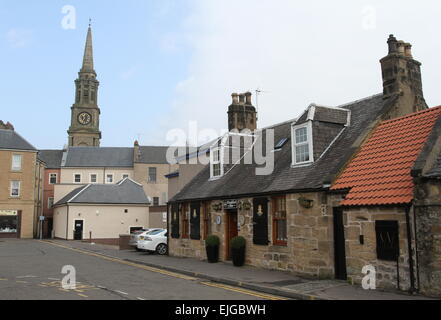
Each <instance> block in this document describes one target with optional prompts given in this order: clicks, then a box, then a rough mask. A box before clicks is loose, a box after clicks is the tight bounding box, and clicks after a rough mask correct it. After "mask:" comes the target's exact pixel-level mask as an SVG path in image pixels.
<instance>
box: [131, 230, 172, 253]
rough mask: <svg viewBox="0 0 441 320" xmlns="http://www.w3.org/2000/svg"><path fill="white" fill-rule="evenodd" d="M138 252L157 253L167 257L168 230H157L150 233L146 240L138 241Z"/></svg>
mask: <svg viewBox="0 0 441 320" xmlns="http://www.w3.org/2000/svg"><path fill="white" fill-rule="evenodd" d="M138 250H143V251H148V252H157V253H158V254H160V255H166V254H167V251H168V246H167V230H155V231H150V232H148V233H147V234H146V235H145V237H144V239H142V240H141V239H140V240H139V241H138Z"/></svg>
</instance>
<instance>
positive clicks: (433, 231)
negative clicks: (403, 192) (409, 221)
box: [415, 180, 441, 297]
mask: <svg viewBox="0 0 441 320" xmlns="http://www.w3.org/2000/svg"><path fill="white" fill-rule="evenodd" d="M416 195H417V198H418V199H419V200H417V203H416V205H415V216H416V230H417V232H416V234H417V245H418V266H419V268H418V270H419V287H420V292H421V293H423V294H427V295H432V296H438V297H439V296H441V183H440V182H439V181H437V180H431V181H424V182H422V183H420V184H418V188H417V192H416Z"/></svg>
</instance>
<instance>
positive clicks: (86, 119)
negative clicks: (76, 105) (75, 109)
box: [78, 112, 92, 125]
mask: <svg viewBox="0 0 441 320" xmlns="http://www.w3.org/2000/svg"><path fill="white" fill-rule="evenodd" d="M78 122H79V123H81V124H82V125H88V124H90V122H92V116H91V115H90V114H88V113H87V112H83V113H80V114H79V115H78Z"/></svg>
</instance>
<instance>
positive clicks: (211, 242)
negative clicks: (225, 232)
mask: <svg viewBox="0 0 441 320" xmlns="http://www.w3.org/2000/svg"><path fill="white" fill-rule="evenodd" d="M219 244H220V239H219V237H218V236H213V235H211V236H208V237H207V239H206V240H205V246H207V247H216V246H219Z"/></svg>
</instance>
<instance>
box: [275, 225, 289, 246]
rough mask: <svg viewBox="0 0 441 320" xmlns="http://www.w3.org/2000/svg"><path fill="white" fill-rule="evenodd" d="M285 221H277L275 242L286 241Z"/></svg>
mask: <svg viewBox="0 0 441 320" xmlns="http://www.w3.org/2000/svg"><path fill="white" fill-rule="evenodd" d="M287 240H288V237H287V230H286V220H277V241H287Z"/></svg>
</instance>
